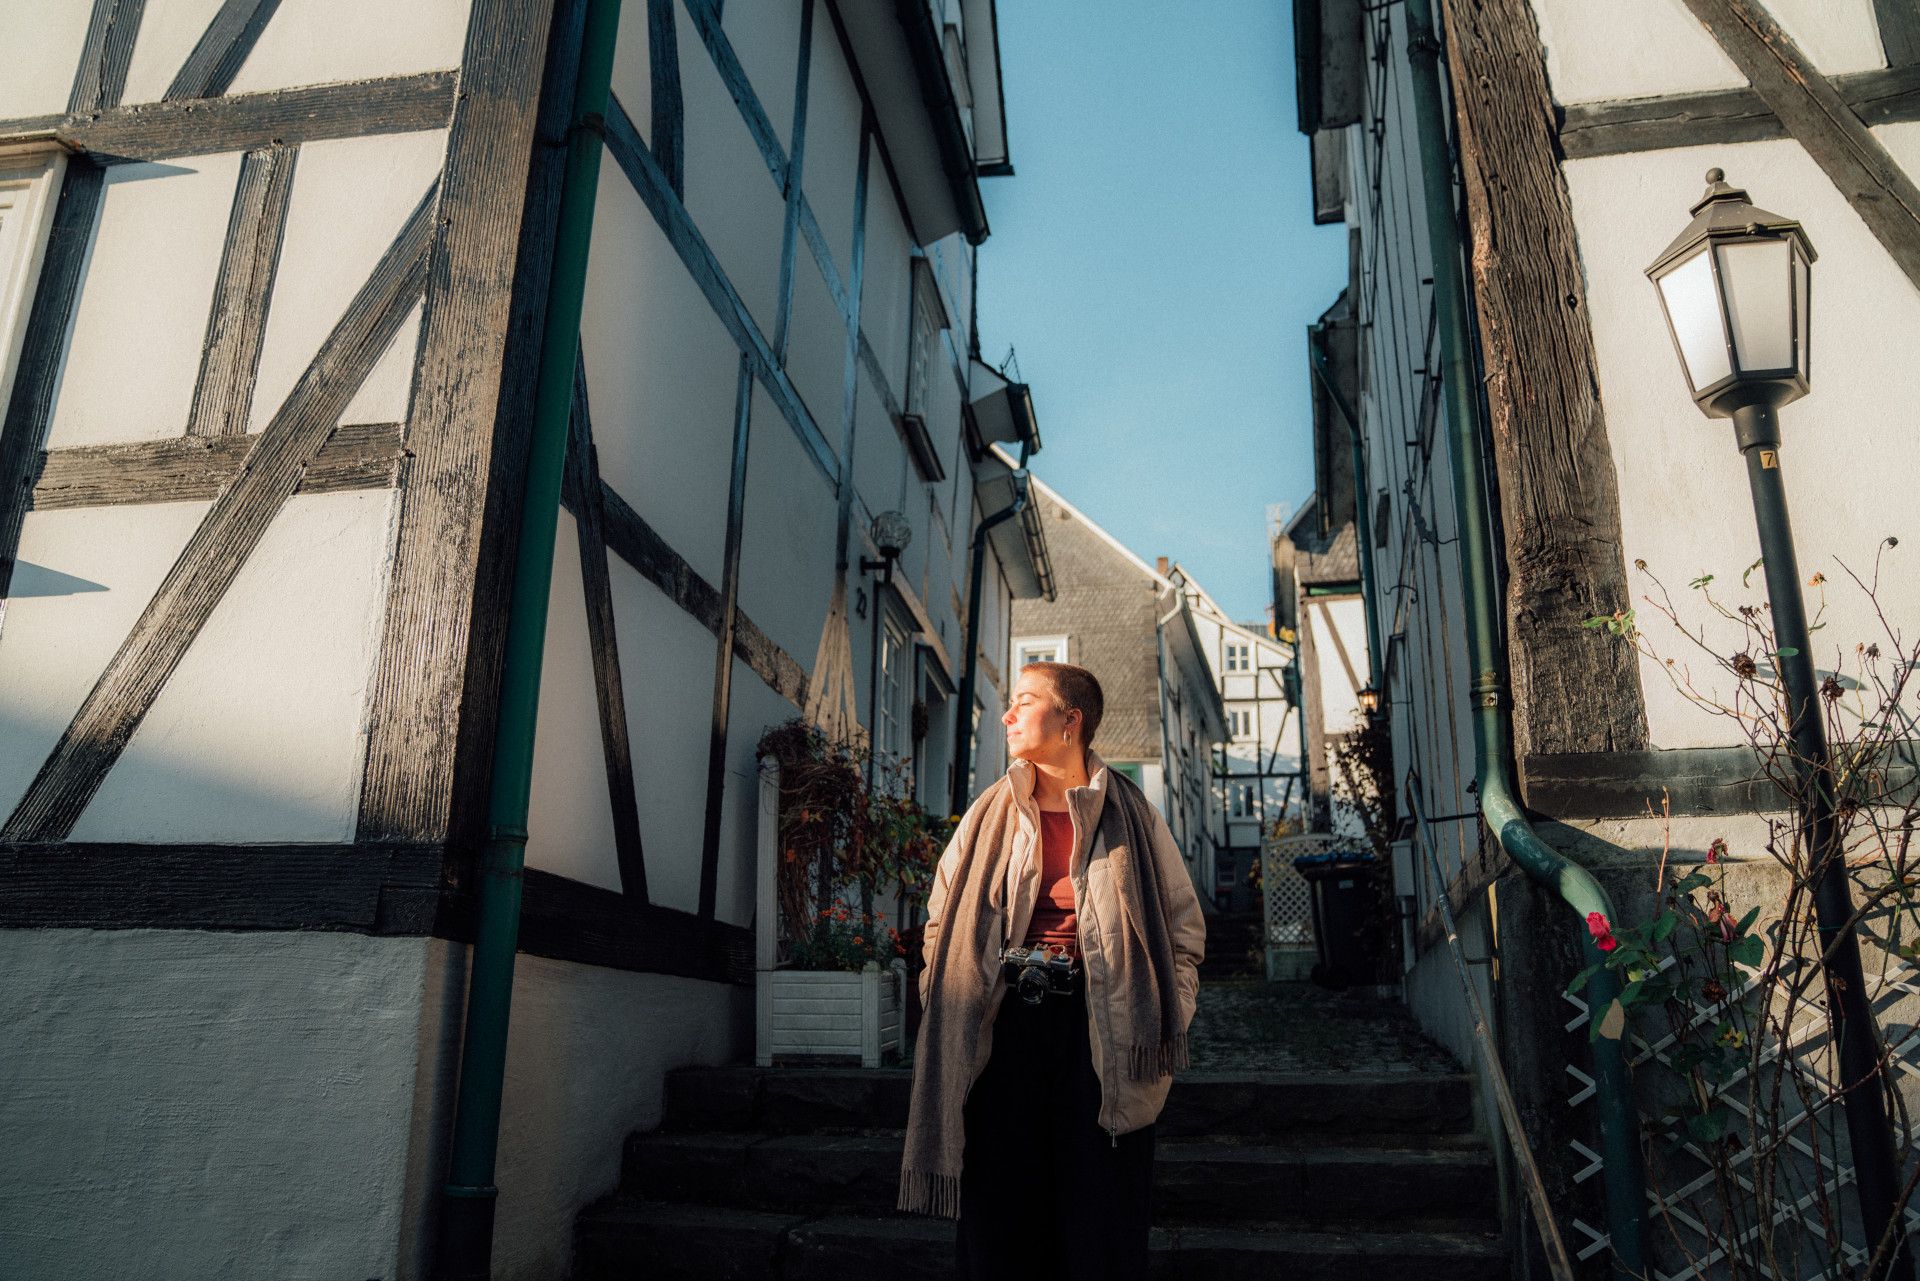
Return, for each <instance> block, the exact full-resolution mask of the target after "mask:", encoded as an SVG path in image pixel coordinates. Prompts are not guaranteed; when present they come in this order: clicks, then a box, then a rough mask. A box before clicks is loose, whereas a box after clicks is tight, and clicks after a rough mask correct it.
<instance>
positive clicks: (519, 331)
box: [358, 0, 585, 847]
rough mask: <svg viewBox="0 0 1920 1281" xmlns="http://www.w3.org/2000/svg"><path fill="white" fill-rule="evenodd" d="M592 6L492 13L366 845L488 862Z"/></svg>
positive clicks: (395, 575) (466, 84)
mask: <svg viewBox="0 0 1920 1281" xmlns="http://www.w3.org/2000/svg"><path fill="white" fill-rule="evenodd" d="M584 12H585V10H584V6H583V5H582V4H581V3H579V0H560V2H559V3H558V4H557V5H556V4H555V3H553V0H476V3H475V4H474V7H473V13H472V16H471V17H470V19H469V20H468V25H467V39H466V45H465V47H464V49H463V51H462V54H461V60H460V62H461V66H462V67H463V68H464V70H463V71H462V72H461V77H460V101H459V108H458V110H457V112H456V113H455V115H454V119H453V127H452V133H451V136H450V137H449V139H448V143H447V166H446V176H445V178H444V179H443V182H444V184H445V197H444V199H443V201H442V203H441V233H440V239H439V243H438V245H437V246H436V247H435V249H434V252H433V256H432V268H431V271H430V274H429V280H428V287H427V306H426V321H425V324H424V326H423V328H422V331H421V338H420V358H419V361H418V365H417V368H416V370H415V373H414V394H413V409H412V412H411V417H410V419H409V422H408V426H407V449H408V453H409V455H410V457H409V461H408V463H407V468H406V474H405V476H404V477H403V480H402V483H403V492H402V497H401V511H400V516H399V533H398V535H397V539H396V546H395V554H394V567H393V571H392V578H391V586H390V587H389V589H388V600H387V611H386V616H385V621H384V624H383V633H382V636H381V642H380V658H379V665H378V668H377V671H376V675H375V678H374V684H373V690H372V692H371V695H370V706H369V713H370V720H371V725H372V730H371V732H370V734H369V735H368V742H367V764H366V770H365V773H364V775H363V778H364V782H363V784H362V787H361V794H360V819H359V828H358V834H359V839H361V840H363V841H364V840H382V841H429V842H431V841H439V840H447V839H452V840H454V841H455V842H456V843H459V844H461V845H462V846H463V847H465V846H468V845H473V844H477V842H478V840H479V839H480V838H481V837H482V835H483V834H484V831H485V826H486V786H487V779H488V776H489V774H490V772H491V768H492V758H493V729H494V723H495V717H496V716H497V712H498V697H499V694H498V691H499V686H500V670H501V655H502V653H503V652H504V648H505V644H506V630H505V629H506V616H507V608H506V601H507V597H508V594H509V592H510V591H511V582H512V575H513V564H514V549H515V547H516V545H517V543H518V539H519V528H520V508H521V498H522V494H523V492H524V486H525V476H526V457H527V442H528V430H529V427H528V425H529V423H530V421H531V419H532V414H533V396H534V387H535V384H536V382H537V378H538V369H539V354H540V334H541V330H542V327H543V325H544V323H545V318H546V306H547V287H548V282H549V280H550V278H551V274H552V263H553V239H552V237H553V227H554V225H555V223H556V221H557V219H558V216H559V198H560V184H561V179H562V174H563V172H564V157H565V152H566V128H567V120H568V112H569V108H570V104H571V101H572V96H573V77H574V74H575V72H576V70H577V67H578V64H579V47H580V38H581V36H580V31H581V23H582V21H583V15H584Z"/></svg>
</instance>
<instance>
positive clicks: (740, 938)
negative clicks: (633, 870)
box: [447, 868, 754, 987]
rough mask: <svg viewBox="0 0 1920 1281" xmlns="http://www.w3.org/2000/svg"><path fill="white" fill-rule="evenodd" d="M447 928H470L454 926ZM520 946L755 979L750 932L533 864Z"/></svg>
mask: <svg viewBox="0 0 1920 1281" xmlns="http://www.w3.org/2000/svg"><path fill="white" fill-rule="evenodd" d="M447 933H448V934H449V935H450V936H452V937H456V938H465V937H467V934H466V933H465V932H464V931H463V930H461V929H460V927H458V926H456V927H455V928H454V929H452V930H448V931H447ZM520 950H521V951H522V952H525V953H527V954H528V955H530V956H546V957H551V958H553V959H554V960H558V961H573V962H576V963H578V964H581V965H597V966H600V967H602V968H605V969H615V970H632V971H637V972H639V973H643V974H672V975H677V976H679V977H681V978H690V979H704V980H706V981H708V982H711V983H726V984H730V985H733V986H737V987H748V986H751V985H752V983H753V981H754V976H753V932H752V931H751V930H747V929H745V928H743V927H741V926H738V925H730V924H728V923H727V922H725V921H713V920H702V919H701V918H700V917H698V916H695V915H693V914H692V913H690V912H679V911H675V910H673V909H672V908H665V907H657V906H649V905H647V904H644V903H636V902H634V901H633V900H632V899H630V898H628V897H627V896H626V895H624V894H621V893H618V892H617V891H614V890H609V889H602V888H601V887H600V886H597V885H586V884H583V883H582V882H580V881H574V880H569V879H567V878H566V877H562V876H555V875H554V874H553V873H551V872H542V871H538V870H536V869H532V868H529V869H528V870H527V873H526V894H525V897H524V899H523V900H522V904H521V908H520Z"/></svg>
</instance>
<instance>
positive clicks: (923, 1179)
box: [899, 770, 1187, 1218]
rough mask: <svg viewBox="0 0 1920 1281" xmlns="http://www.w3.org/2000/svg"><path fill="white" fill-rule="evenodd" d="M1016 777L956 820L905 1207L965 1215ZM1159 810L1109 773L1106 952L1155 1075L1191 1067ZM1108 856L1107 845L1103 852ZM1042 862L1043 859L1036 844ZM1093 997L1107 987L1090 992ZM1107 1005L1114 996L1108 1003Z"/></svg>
mask: <svg viewBox="0 0 1920 1281" xmlns="http://www.w3.org/2000/svg"><path fill="white" fill-rule="evenodd" d="M1017 813H1018V812H1017V809H1016V807H1015V805H1014V799H1013V782H1012V780H1011V779H1009V778H1002V779H1001V780H1000V781H999V782H997V783H995V784H994V785H993V786H992V787H990V788H988V789H987V791H986V793H985V794H984V795H982V796H981V797H980V799H979V800H978V801H976V802H974V804H973V806H972V807H971V808H969V809H968V810H967V812H966V814H965V815H964V816H963V817H962V818H961V820H960V829H959V832H958V834H957V839H958V842H959V853H958V858H957V860H956V862H955V864H954V867H953V871H952V875H951V880H950V883H949V887H948V891H947V897H946V902H945V912H944V920H943V921H942V922H941V926H940V929H939V932H938V933H937V934H936V935H935V936H934V944H933V954H932V955H931V956H930V957H928V959H927V968H928V970H929V971H930V974H931V979H930V982H929V984H928V996H927V1007H926V1010H925V1012H924V1013H923V1015H922V1016H921V1020H920V1036H919V1040H918V1041H917V1042H916V1043H915V1049H914V1059H913V1095H912V1103H911V1105H910V1108H909V1111H908V1114H907V1142H906V1152H905V1155H904V1156H903V1158H902V1160H901V1163H900V1199H899V1207H900V1209H902V1210H907V1211H911V1212H914V1213H919V1214H938V1215H944V1216H946V1217H947V1218H958V1217H959V1215H960V1164H961V1156H962V1149H963V1148H964V1147H965V1140H966V1131H965V1124H964V1120H963V1116H964V1109H965V1107H966V1101H967V1091H968V1090H969V1089H970V1088H972V1085H973V1061H974V1044H975V1041H976V1040H977V1038H978V1037H979V1034H980V1031H981V1029H982V1028H984V1027H985V1026H986V1023H987V1019H988V1018H989V1017H990V1015H991V1014H992V1013H993V1011H991V1010H989V1008H988V1005H987V1003H988V1002H989V1001H990V1000H992V999H993V997H994V995H995V993H996V992H997V991H998V990H999V978H1000V964H999V956H1000V949H1001V948H1002V947H1003V946H1005V940H1006V933H1007V925H1008V919H1007V915H1008V904H1007V863H1008V860H1009V859H1011V858H1012V856H1013V837H1014V833H1015V832H1016V831H1017V830H1018V818H1017ZM1153 834H1154V813H1153V810H1152V808H1151V807H1150V806H1149V805H1148V802H1147V798H1146V796H1145V795H1143V794H1142V793H1141V791H1140V789H1139V787H1138V786H1137V785H1135V784H1134V783H1133V781H1132V780H1130V779H1128V778H1126V777H1124V776H1123V775H1121V774H1119V773H1117V772H1115V771H1113V770H1109V771H1107V799H1106V805H1105V806H1104V807H1103V808H1102V810H1101V814H1100V836H1101V841H1102V844H1103V845H1104V847H1105V849H1104V852H1105V857H1106V858H1107V859H1108V860H1109V862H1110V864H1111V876H1112V879H1113V885H1114V887H1115V891H1116V893H1117V896H1118V898H1119V900H1120V907H1121V912H1122V915H1123V916H1124V918H1125V924H1126V928H1125V929H1123V930H1120V931H1116V932H1115V933H1114V934H1113V935H1110V936H1109V937H1114V938H1117V939H1118V940H1119V951H1118V954H1117V955H1112V956H1108V957H1107V958H1106V960H1107V964H1108V969H1109V971H1110V972H1111V973H1112V975H1113V982H1114V983H1116V984H1117V985H1118V987H1119V990H1120V992H1121V993H1122V994H1123V999H1122V1000H1121V1001H1120V1002H1119V1003H1118V1005H1119V1008H1120V1009H1122V1010H1123V1011H1124V1012H1125V1013H1124V1022H1123V1023H1122V1024H1121V1026H1119V1027H1115V1028H1113V1029H1112V1034H1113V1039H1114V1040H1115V1041H1116V1042H1117V1043H1118V1044H1120V1045H1121V1046H1123V1047H1125V1048H1126V1051H1127V1070H1128V1072H1129V1073H1130V1074H1131V1076H1132V1077H1133V1079H1135V1080H1139V1081H1151V1080H1157V1079H1159V1078H1160V1077H1163V1076H1166V1075H1168V1074H1169V1073H1171V1072H1173V1071H1175V1070H1177V1069H1181V1068H1184V1067H1186V1066H1187V1037H1186V1031H1185V1029H1184V1028H1182V1027H1181V1025H1180V1010H1179V997H1178V987H1177V986H1176V983H1175V980H1174V969H1173V944H1172V940H1171V938H1170V937H1169V934H1168V930H1167V899H1166V887H1165V886H1163V885H1162V884H1161V883H1160V874H1159V865H1158V864H1157V863H1155V862H1154V857H1153ZM1095 853H1096V854H1098V853H1100V847H1099V846H1096V847H1095ZM1034 857H1035V858H1036V859H1037V858H1038V857H1039V851H1038V850H1036V851H1035V853H1034ZM1088 995H1089V997H1090V998H1099V994H1095V993H1091V992H1090V993H1089V994H1088ZM1101 1008H1102V1009H1111V1008H1114V1007H1113V1003H1111V1002H1108V1001H1106V1000H1104V999H1102V1005H1101Z"/></svg>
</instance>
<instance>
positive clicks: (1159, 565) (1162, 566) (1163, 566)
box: [1153, 556, 1167, 578]
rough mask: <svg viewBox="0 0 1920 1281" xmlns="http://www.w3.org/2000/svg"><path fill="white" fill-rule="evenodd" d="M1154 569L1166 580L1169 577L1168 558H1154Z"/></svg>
mask: <svg viewBox="0 0 1920 1281" xmlns="http://www.w3.org/2000/svg"><path fill="white" fill-rule="evenodd" d="M1153 567H1154V568H1155V569H1157V570H1159V571H1160V577H1162V578H1165V577H1166V576H1167V558H1166V557H1165V556H1156V557H1154V559H1153Z"/></svg>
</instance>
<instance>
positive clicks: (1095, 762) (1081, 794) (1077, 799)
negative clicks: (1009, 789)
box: [1007, 748, 1109, 818]
mask: <svg viewBox="0 0 1920 1281" xmlns="http://www.w3.org/2000/svg"><path fill="white" fill-rule="evenodd" d="M1038 773H1039V771H1038V770H1036V769H1035V768H1034V767H1033V762H1031V761H1023V760H1019V759H1017V758H1016V759H1015V760H1014V761H1013V763H1012V764H1010V765H1008V766H1007V781H1008V782H1009V783H1011V784H1012V785H1013V800H1014V803H1015V804H1016V805H1018V806H1019V807H1020V808H1021V809H1022V810H1027V809H1031V808H1033V805H1034V801H1033V780H1034V775H1036V774H1038ZM1108 778H1109V775H1108V772H1107V763H1106V762H1105V761H1103V760H1101V759H1100V754H1099V753H1098V752H1096V751H1094V750H1093V749H1092V748H1088V749H1087V785H1086V786H1085V787H1075V788H1070V789H1069V790H1068V792H1067V806H1068V808H1070V809H1072V810H1075V811H1077V812H1078V813H1079V814H1080V816H1081V817H1082V818H1089V817H1091V816H1094V815H1098V814H1099V813H1100V811H1101V809H1102V808H1104V807H1105V805H1106V803H1107V780H1108Z"/></svg>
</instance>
